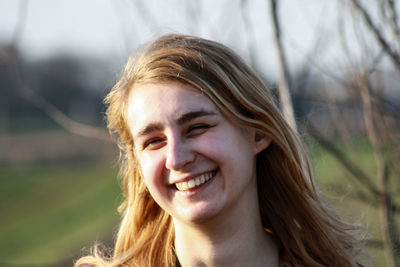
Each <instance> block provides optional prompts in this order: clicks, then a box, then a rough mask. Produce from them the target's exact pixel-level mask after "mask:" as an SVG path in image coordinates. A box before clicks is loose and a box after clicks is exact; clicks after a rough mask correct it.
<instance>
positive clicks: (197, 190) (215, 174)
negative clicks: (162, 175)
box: [174, 171, 218, 198]
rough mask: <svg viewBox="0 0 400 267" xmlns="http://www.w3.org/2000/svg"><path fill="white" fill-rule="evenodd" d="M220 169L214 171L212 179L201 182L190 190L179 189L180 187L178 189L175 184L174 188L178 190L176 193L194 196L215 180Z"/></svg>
mask: <svg viewBox="0 0 400 267" xmlns="http://www.w3.org/2000/svg"><path fill="white" fill-rule="evenodd" d="M217 174H218V171H214V172H213V176H212V177H211V178H210V180H208V181H207V182H205V183H204V184H201V185H199V186H197V187H194V188H191V189H188V190H184V191H179V190H178V189H176V187H175V186H174V190H175V191H176V193H179V194H180V195H183V196H185V197H188V198H189V197H192V196H194V195H197V194H199V193H200V192H201V191H203V190H205V189H206V188H207V187H208V186H209V185H210V184H211V183H212V182H213V181H214V180H215V176H217Z"/></svg>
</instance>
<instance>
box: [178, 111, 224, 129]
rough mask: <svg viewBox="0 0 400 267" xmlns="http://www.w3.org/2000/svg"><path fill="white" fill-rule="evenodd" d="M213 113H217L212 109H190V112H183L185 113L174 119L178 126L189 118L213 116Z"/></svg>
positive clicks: (189, 119)
mask: <svg viewBox="0 0 400 267" xmlns="http://www.w3.org/2000/svg"><path fill="white" fill-rule="evenodd" d="M214 115H217V114H216V113H215V112H213V111H207V110H198V111H192V112H188V113H185V114H182V115H181V116H179V117H178V118H177V119H176V123H177V124H178V125H179V126H182V125H183V124H185V123H187V122H189V121H191V120H194V119H196V118H199V117H204V116H214Z"/></svg>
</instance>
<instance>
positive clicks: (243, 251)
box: [174, 201, 279, 267]
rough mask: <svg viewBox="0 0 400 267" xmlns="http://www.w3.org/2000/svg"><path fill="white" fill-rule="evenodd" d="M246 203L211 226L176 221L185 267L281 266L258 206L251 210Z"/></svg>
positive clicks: (177, 244) (209, 223) (178, 248)
mask: <svg viewBox="0 0 400 267" xmlns="http://www.w3.org/2000/svg"><path fill="white" fill-rule="evenodd" d="M245 202H246V201H244V202H243V201H242V202H240V203H238V204H237V205H236V206H235V207H234V208H232V209H231V210H230V211H227V212H225V213H224V214H223V216H217V217H216V218H213V219H212V220H207V222H203V223H196V224H194V223H193V224H188V223H183V222H180V221H179V220H174V225H175V250H176V254H177V257H178V259H179V262H180V264H181V265H182V267H188V266H190V267H192V266H208V267H211V266H212V267H217V266H218V267H224V266H230V267H231V266H249V267H255V266H260V267H261V266H263V267H265V266H271V267H272V266H273V267H277V266H278V264H279V251H278V246H277V243H276V241H275V240H274V238H273V237H272V236H271V235H270V234H269V233H267V232H266V231H264V229H263V227H262V224H261V218H260V215H259V209H258V205H257V204H256V205H252V206H251V208H250V209H249V206H248V205H246V203H245ZM247 204H248V203H247Z"/></svg>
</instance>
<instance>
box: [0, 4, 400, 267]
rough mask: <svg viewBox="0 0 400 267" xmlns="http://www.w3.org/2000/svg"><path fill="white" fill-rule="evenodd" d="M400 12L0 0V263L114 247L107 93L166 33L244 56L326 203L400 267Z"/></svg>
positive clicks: (114, 170) (57, 260) (376, 261)
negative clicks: (296, 138)
mask: <svg viewBox="0 0 400 267" xmlns="http://www.w3.org/2000/svg"><path fill="white" fill-rule="evenodd" d="M399 16H400V3H398V2H397V1H393V0H381V1H373V0H364V1H362V0H332V1H318V0H303V1H296V0H281V1H273V0H252V1H250V0H217V1H210V0H202V1H182V0H166V1H157V0H131V1H128V0H96V1H94V0H86V1H78V0H58V1H52V0H35V1H28V0H19V1H16V0H15V1H6V0H5V1H1V2H0V266H71V265H72V262H73V261H74V260H76V259H77V258H78V257H79V256H82V255H84V254H86V253H87V251H88V249H89V248H90V247H91V246H92V245H93V244H94V242H95V241H98V242H101V243H103V244H105V245H108V246H112V243H113V237H114V234H115V232H116V230H117V227H118V223H119V215H118V213H117V211H116V208H117V206H118V204H119V203H120V202H121V200H122V195H121V193H120V187H119V181H118V178H117V177H118V164H117V162H118V155H119V154H118V150H117V148H116V145H115V144H114V143H113V141H112V138H110V137H109V135H108V133H107V130H106V127H105V123H104V111H105V107H104V105H103V104H102V99H103V97H104V96H105V94H106V93H107V92H108V91H109V90H110V88H111V87H112V85H113V84H114V83H115V82H116V80H117V78H118V74H119V72H120V70H121V68H122V67H123V65H124V63H125V62H126V60H127V58H128V57H129V55H130V54H131V53H132V52H134V51H135V49H137V48H138V46H139V45H141V44H143V43H145V42H147V41H150V40H152V39H154V38H156V37H158V36H160V35H162V34H165V33H186V34H192V35H197V36H201V37H204V38H208V39H212V40H216V41H219V42H221V43H224V44H226V45H228V46H229V47H231V48H233V49H234V50H235V51H236V52H237V53H238V54H240V55H241V56H242V57H243V58H244V59H245V61H246V62H248V64H250V65H251V66H252V67H253V68H254V69H255V70H256V71H257V72H258V73H259V75H260V76H261V77H262V79H263V80H264V81H265V82H266V83H267V84H268V85H269V86H270V88H271V90H272V91H273V93H274V95H275V96H276V99H277V103H278V104H279V105H280V107H281V109H282V112H283V113H284V115H285V116H286V117H287V119H288V121H289V122H291V124H292V126H293V127H294V128H296V129H297V131H298V132H299V133H300V135H301V136H302V137H303V138H304V140H305V142H306V144H307V145H308V148H309V151H310V154H311V156H312V159H313V163H314V169H315V173H316V179H317V180H318V183H319V185H320V188H321V191H322V192H323V195H324V197H325V199H326V201H327V202H329V203H331V204H332V205H333V206H334V208H335V209H336V210H337V212H338V213H339V214H340V215H341V216H343V217H344V218H346V220H348V221H350V222H353V223H361V224H362V225H363V226H364V227H365V231H364V232H363V233H361V234H359V235H360V236H362V237H363V239H365V243H366V246H367V248H368V251H369V253H370V258H368V257H366V258H364V259H362V260H361V262H362V263H363V264H365V265H366V266H400V255H399V254H400V252H399V248H400V247H399V225H398V222H399V219H400V218H399V212H400V209H399V205H400V194H399V192H400V181H399V177H400V166H399V164H398V163H399V157H400V148H399V144H400V142H399V140H400V139H399V137H400V135H399V134H400V76H399V74H400V24H399ZM288 93H289V94H288ZM285 95H286V96H287V95H290V97H285ZM293 118H296V122H297V123H294V120H293Z"/></svg>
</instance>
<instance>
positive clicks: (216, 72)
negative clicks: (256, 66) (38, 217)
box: [75, 35, 358, 267]
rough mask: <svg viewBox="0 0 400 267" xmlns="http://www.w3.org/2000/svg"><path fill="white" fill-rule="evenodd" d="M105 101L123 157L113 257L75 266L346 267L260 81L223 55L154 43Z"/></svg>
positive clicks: (207, 46) (345, 253)
mask: <svg viewBox="0 0 400 267" xmlns="http://www.w3.org/2000/svg"><path fill="white" fill-rule="evenodd" d="M105 102H106V103H107V104H108V105H109V106H108V109H107V119H108V127H109V129H110V131H111V132H113V133H114V132H115V133H117V135H118V137H119V145H120V148H121V151H122V155H123V158H122V159H123V161H122V169H121V170H122V175H123V187H124V193H125V200H124V202H123V203H122V205H121V206H120V210H119V211H120V212H121V213H122V216H123V219H122V223H121V226H120V229H119V232H118V235H117V239H116V244H115V248H114V252H113V257H111V258H104V257H103V258H102V257H101V256H100V255H99V254H98V253H96V252H95V253H94V255H93V256H87V257H83V258H81V259H80V260H78V262H77V263H76V265H75V266H85V265H92V266H153V267H156V266H165V267H167V266H168V267H170V266H183V267H186V266H357V264H356V261H355V257H356V256H357V252H358V250H357V240H356V239H355V238H354V237H353V236H352V235H351V234H350V233H349V231H352V230H354V229H355V227H353V226H351V225H348V224H346V223H344V222H342V221H341V220H340V219H339V218H338V217H337V216H336V215H335V214H334V213H333V212H332V211H331V210H329V208H327V207H326V206H325V204H324V203H323V202H322V201H321V199H320V197H319V193H318V190H317V188H316V186H315V184H314V181H313V176H312V172H311V167H310V163H309V159H308V157H307V155H306V153H305V152H304V150H303V148H302V145H301V143H300V142H299V140H298V138H297V137H296V135H295V134H294V133H293V131H292V130H291V129H290V127H289V126H288V124H287V123H286V122H285V120H284V119H283V118H282V116H281V114H280V112H279V110H278V109H277V108H276V106H275V105H274V101H273V99H272V97H271V95H270V93H269V91H268V89H267V88H266V86H265V85H264V84H263V82H262V81H261V80H260V79H259V78H258V77H257V75H256V74H255V73H254V72H253V71H252V70H251V69H250V68H249V67H248V66H247V65H246V64H245V63H243V61H242V60H241V59H240V58H239V57H238V56H237V55H235V53H234V52H232V51H231V50H230V49H228V48H227V47H225V46H223V45H221V44H219V43H216V42H213V41H209V40H204V39H200V38H196V37H192V36H182V35H167V36H163V37H161V38H159V39H158V40H156V41H154V42H153V43H151V44H150V45H148V46H147V47H146V48H145V49H144V51H142V52H141V53H140V54H139V55H137V56H136V57H133V58H132V59H131V60H130V61H129V62H128V64H127V65H126V67H125V70H124V72H123V75H122V77H121V79H120V80H119V82H118V83H117V84H116V85H115V86H114V88H113V89H112V90H111V92H110V93H109V95H108V96H107V97H106V100H105Z"/></svg>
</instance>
